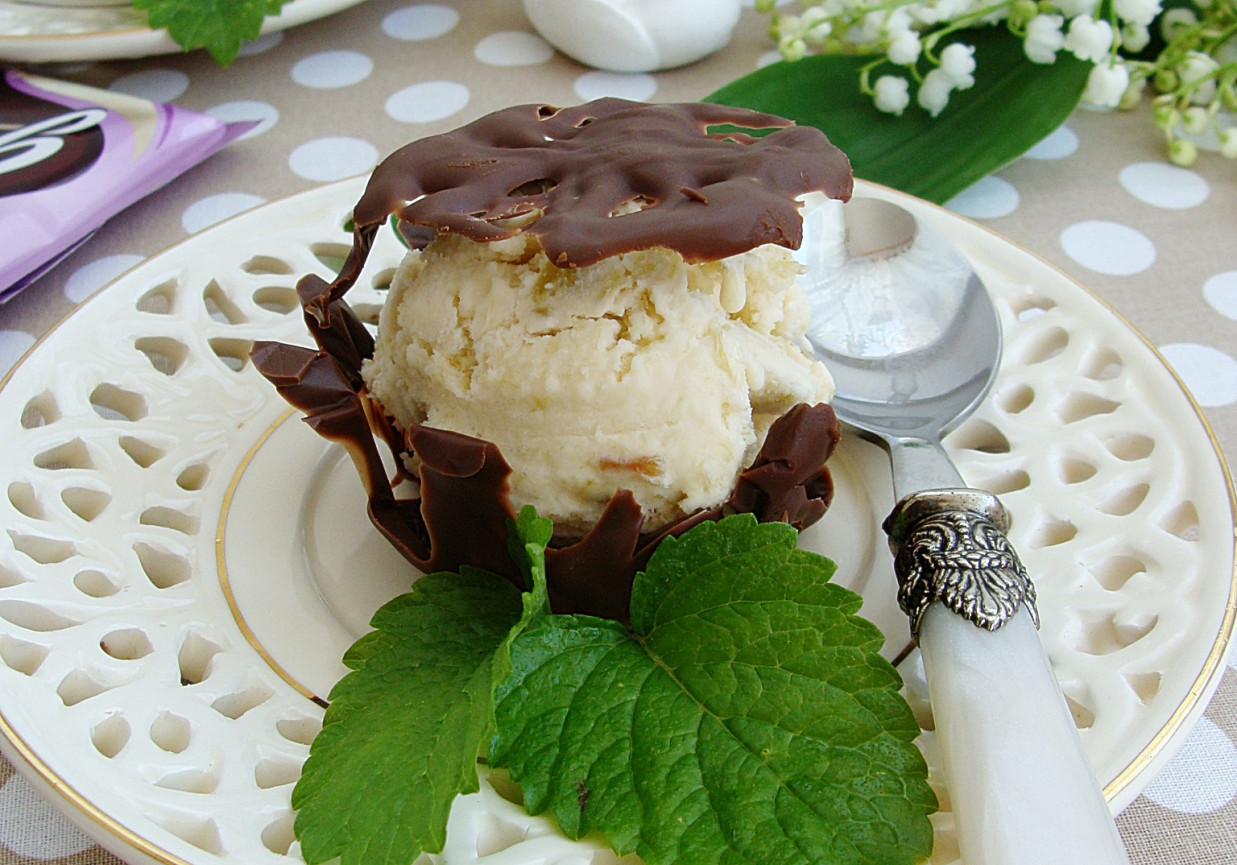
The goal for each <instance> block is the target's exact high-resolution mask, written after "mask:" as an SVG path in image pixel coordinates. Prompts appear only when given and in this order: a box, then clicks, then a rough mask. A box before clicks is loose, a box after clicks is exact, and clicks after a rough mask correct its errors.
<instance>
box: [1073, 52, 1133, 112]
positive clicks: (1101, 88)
mask: <svg viewBox="0 0 1237 865" xmlns="http://www.w3.org/2000/svg"><path fill="white" fill-rule="evenodd" d="M1129 86H1130V70H1129V67H1128V66H1126V65H1125V63H1123V62H1122V61H1120V60H1116V59H1114V58H1109V59H1108V60H1107V61H1106V62H1103V63H1096V64H1095V66H1094V67H1093V68H1092V69H1091V74H1090V75H1088V76H1087V87H1086V89H1085V90H1083V92H1082V98H1083V99H1084V100H1085V101H1086V102H1089V103H1091V104H1092V105H1096V106H1099V107H1101V108H1116V107H1117V106H1118V105H1119V104H1120V103H1121V97H1122V96H1124V95H1125V90H1126V88H1127V87H1129Z"/></svg>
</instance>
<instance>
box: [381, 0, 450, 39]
mask: <svg viewBox="0 0 1237 865" xmlns="http://www.w3.org/2000/svg"><path fill="white" fill-rule="evenodd" d="M459 23H460V13H458V12H456V11H455V10H454V9H449V8H447V7H446V6H436V5H434V4H431V3H427V4H425V5H423V6H405V7H404V8H403V9H396V10H395V11H394V12H389V13H387V16H386V17H385V18H383V19H382V32H383V33H385V34H387V35H388V36H390V37H391V38H392V39H400V40H402V41H404V42H419V41H421V40H424V39H435V38H437V37H439V36H442V35H444V34H446V33H450V32H451V31H452V30H454V29H455V25H456V24H459Z"/></svg>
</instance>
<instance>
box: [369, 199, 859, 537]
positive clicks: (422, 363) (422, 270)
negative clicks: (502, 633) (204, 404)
mask: <svg viewBox="0 0 1237 865" xmlns="http://www.w3.org/2000/svg"><path fill="white" fill-rule="evenodd" d="M835 206H840V205H837V204H836V203H835ZM619 218H622V217H619ZM798 272H799V265H798V263H797V262H796V261H795V260H794V259H793V258H792V257H791V253H790V251H789V250H787V249H784V248H783V247H780V246H774V245H765V246H761V247H758V248H756V249H754V250H752V251H750V252H746V253H742V254H739V255H735V256H731V257H729V258H726V259H723V260H720V261H712V262H703V263H699V264H688V263H687V262H685V261H684V259H683V257H682V256H681V255H679V254H678V253H675V252H671V251H669V250H666V249H650V250H645V251H640V252H629V253H624V254H622V255H617V256H613V257H610V258H606V259H603V260H602V261H600V262H598V263H596V264H593V265H590V266H588V267H580V268H571V269H563V268H559V267H556V266H555V265H554V264H553V263H551V262H550V260H549V259H548V258H547V256H546V254H545V253H544V252H543V251H542V249H541V246H540V244H539V243H538V242H537V239H536V238H535V237H531V236H528V235H516V236H514V237H511V238H509V239H506V240H499V241H494V242H490V243H477V242H474V241H470V240H466V239H463V238H459V237H452V236H441V237H439V238H437V239H436V240H435V241H433V242H432V243H431V244H430V245H429V246H428V247H427V248H426V249H425V250H424V251H422V252H411V253H409V254H408V256H407V258H406V259H405V261H404V263H403V265H402V266H401V268H400V269H399V271H398V272H397V273H396V275H395V278H394V281H393V282H392V285H391V294H390V298H389V299H388V301H387V305H386V307H385V309H384V310H383V313H382V318H381V321H380V324H379V329H378V338H377V343H376V346H375V351H374V356H373V358H372V359H371V360H370V361H368V362H367V363H366V364H365V366H364V367H363V375H364V377H365V381H366V383H367V385H368V387H369V392H370V395H371V396H373V397H374V398H375V399H377V400H378V401H379V402H380V403H381V404H382V406H383V408H384V409H385V410H386V411H387V412H388V413H389V414H391V415H392V416H393V417H394V418H395V419H396V421H397V422H398V423H399V424H400V425H401V426H404V427H408V426H411V425H412V424H414V423H416V424H425V425H427V426H432V427H437V428H440V429H449V430H453V431H455V432H461V433H465V434H467V435H470V436H474V437H477V438H481V439H485V440H487V441H491V442H494V443H495V444H496V445H498V447H499V449H500V450H501V451H502V453H503V455H504V456H505V457H506V459H507V461H508V462H509V463H510V464H511V467H512V474H511V478H510V486H511V499H512V502H513V504H515V506H516V507H519V506H521V505H523V504H532V505H534V506H535V507H536V508H537V510H538V512H539V513H541V514H542V515H544V516H547V517H550V518H551V519H552V520H554V523H555V526H556V529H557V530H558V531H559V532H560V533H563V534H566V535H568V536H570V535H576V536H579V535H582V534H584V533H585V532H586V531H587V530H588V528H589V527H590V526H591V525H592V524H593V523H594V522H595V521H596V520H597V518H598V517H599V516H600V515H601V512H602V511H603V510H604V508H605V506H606V504H607V503H608V502H609V501H610V498H611V496H613V495H614V492H615V490H617V489H629V490H631V491H632V492H633V493H634V495H635V498H636V501H637V502H639V503H640V505H641V507H642V509H643V511H644V513H645V518H646V523H645V527H646V529H649V528H656V527H659V526H661V525H664V524H666V523H668V522H671V521H673V520H676V519H679V518H682V517H684V516H686V515H687V514H690V513H692V512H694V511H696V510H698V509H700V508H705V507H711V506H714V505H717V504H718V503H720V502H721V501H723V500H724V499H725V498H726V496H727V495H728V494H729V493H730V491H731V489H732V488H733V487H734V484H735V479H736V477H737V476H738V474H739V472H740V471H741V470H742V469H743V468H745V467H747V466H748V465H749V464H750V463H751V461H752V459H753V457H754V456H755V455H756V452H757V451H758V450H759V448H760V445H761V444H762V443H763V441H764V436H765V433H766V432H767V430H768V428H769V425H770V424H771V423H772V422H773V421H774V420H776V419H777V418H778V417H779V416H781V415H782V414H784V413H785V412H786V411H787V410H789V409H790V408H791V407H792V406H794V405H796V404H797V403H808V404H815V403H821V402H828V401H829V399H830V398H831V397H832V395H833V383H832V380H831V379H830V377H829V373H828V372H827V371H826V370H825V368H824V366H823V365H821V364H820V363H819V362H817V361H814V360H813V359H812V358H811V357H810V356H809V355H808V354H807V353H806V352H805V351H804V350H803V348H802V338H803V334H804V331H805V329H806V327H807V323H808V320H807V316H808V306H807V302H806V300H805V298H804V296H803V293H802V291H801V289H800V288H799V287H798V285H797V284H796V282H795V279H796V276H797V274H798Z"/></svg>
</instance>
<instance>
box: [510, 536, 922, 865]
mask: <svg viewBox="0 0 1237 865" xmlns="http://www.w3.org/2000/svg"><path fill="white" fill-rule="evenodd" d="M796 539H797V534H796V532H795V530H794V529H793V528H791V527H790V526H787V525H785V524H782V523H770V524H764V525H758V524H757V523H756V522H755V520H754V519H752V518H751V517H750V516H748V515H744V516H735V517H728V518H727V519H725V520H722V521H721V522H719V523H704V524H702V525H699V526H696V527H695V528H693V529H692V530H691V531H690V532H687V533H685V534H684V535H683V536H682V537H681V538H678V539H669V540H665V541H663V542H662V544H661V546H659V547H658V549H657V551H656V552H655V553H654V555H653V557H652V559H651V560H650V561H649V565H648V570H647V571H646V572H645V573H642V574H638V575H637V577H636V583H635V586H634V587H633V591H632V607H631V625H630V628H629V627H627V626H625V625H624V624H622V623H620V622H616V621H612V620H608V619H597V618H591V617H587V616H561V615H551V616H544V617H542V618H540V619H537V620H536V621H534V622H533V623H531V624H530V626H529V627H528V629H527V630H524V631H523V632H522V633H520V634H519V635H518V636H516V637H515V639H514V641H513V642H512V644H511V669H512V672H511V675H510V676H509V677H508V678H507V679H506V680H504V681H503V682H502V683H500V684H499V686H498V689H497V691H496V693H495V705H494V712H495V721H496V731H497V732H496V735H495V738H494V741H493V744H492V745H491V749H490V762H491V764H492V765H500V766H507V767H509V769H510V771H511V775H512V777H513V778H515V779H516V780H517V781H519V783H520V785H521V786H522V788H523V790H524V799H525V805H526V807H528V809H529V811H530V812H532V813H538V812H541V811H544V810H549V811H550V812H551V813H552V814H553V815H554V816H555V818H556V819H557V820H558V823H559V825H560V826H561V827H562V829H563V831H564V832H566V833H567V835H569V836H570V837H581V836H584V835H587V834H589V833H590V832H599V833H601V834H602V835H604V836H605V837H606V838H607V839H608V841H609V842H610V844H611V846H612V847H613V848H614V849H615V850H616V851H617V852H619V853H620V854H622V853H628V852H633V851H634V852H636V853H638V854H639V855H640V856H641V858H642V859H643V860H644V861H645V862H647V863H649V865H752V863H778V865H861V863H863V865H874V863H882V865H908V863H911V862H916V861H919V860H921V859H922V858H923V857H925V856H927V854H928V852H929V850H930V849H931V845H932V827H931V824H930V823H929V821H928V814H929V813H931V812H932V811H933V810H935V808H936V799H935V797H934V796H933V794H932V791H931V789H930V788H929V786H928V784H927V768H926V766H925V764H924V761H923V758H922V757H921V756H920V753H919V751H918V750H917V749H916V748H915V746H914V744H913V740H914V738H915V736H916V735H917V734H918V733H919V728H918V725H917V724H916V723H915V719H914V717H913V715H912V714H911V712H910V709H909V707H908V706H907V705H906V703H905V702H904V701H903V700H902V698H901V697H900V696H899V694H898V687H899V685H900V683H901V682H900V679H899V677H898V674H897V672H895V671H894V669H893V667H892V666H890V665H889V664H888V663H887V662H886V661H884V660H883V659H882V658H881V657H880V655H879V654H878V650H879V648H880V645H881V643H882V642H883V638H882V636H881V633H880V631H878V630H877V629H876V627H875V626H874V625H872V624H871V623H869V622H866V621H864V620H863V619H861V618H859V616H858V615H857V613H858V610H859V606H860V604H861V599H860V598H859V596H858V595H856V594H854V593H853V592H850V591H849V590H847V589H845V588H842V587H840V586H838V585H836V584H834V583H832V582H830V576H831V575H832V573H833V564H832V562H829V561H828V560H827V559H824V558H823V557H820V556H815V555H813V554H810V553H806V552H803V551H801V550H798V549H796V546H795V544H796Z"/></svg>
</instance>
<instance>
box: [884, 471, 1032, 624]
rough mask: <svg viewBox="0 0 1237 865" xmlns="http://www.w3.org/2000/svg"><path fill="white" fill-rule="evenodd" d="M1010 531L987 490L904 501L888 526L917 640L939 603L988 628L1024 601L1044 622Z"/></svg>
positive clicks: (930, 493) (903, 603)
mask: <svg viewBox="0 0 1237 865" xmlns="http://www.w3.org/2000/svg"><path fill="white" fill-rule="evenodd" d="M1008 528H1009V517H1008V515H1007V514H1006V512H1005V508H1004V507H1002V505H1001V502H1000V501H999V500H998V499H997V497H996V496H994V495H992V494H991V493H986V492H983V491H982V490H971V489H951V490H926V491H924V492H919V493H912V494H911V495H909V496H907V497H906V498H904V499H902V501H900V502H898V504H897V507H895V508H894V509H893V513H891V514H890V515H889V517H888V518H887V519H886V520H885V523H884V529H885V533H886V534H888V535H889V547H890V549H892V550H893V554H894V566H893V567H894V573H895V574H896V575H897V578H898V605H899V606H900V607H901V608H902V612H904V613H906V615H907V616H909V617H910V620H911V634H912V635H914V636H915V637H916V638H918V637H919V626H920V624H921V623H922V621H923V615H924V613H925V612H927V609H928V607H929V606H930V605H931V604H932V603H934V602H936V601H940V602H941V603H943V604H944V605H945V606H946V607H948V608H949V609H951V610H953V611H954V612H955V613H957V614H958V615H960V616H962V617H963V618H964V619H966V620H967V621H970V622H973V623H974V624H976V625H978V626H979V627H981V628H985V629H987V630H989V631H995V630H997V629H998V628H1000V627H1001V626H1002V625H1004V624H1005V623H1006V622H1007V621H1009V620H1010V619H1011V618H1012V617H1013V615H1014V613H1016V612H1018V608H1019V607H1020V606H1022V605H1023V604H1025V605H1026V608H1027V612H1028V613H1030V615H1031V619H1032V620H1033V621H1034V622H1035V626H1036V627H1039V611H1038V610H1037V609H1036V607H1035V586H1034V585H1033V584H1032V583H1031V580H1030V578H1029V577H1028V576H1027V572H1026V568H1024V567H1023V566H1022V562H1021V561H1020V560H1019V559H1018V554H1017V553H1016V552H1014V548H1013V547H1012V546H1011V545H1010V543H1009V539H1008V538H1007V537H1006V536H1005V532H1006V530H1008Z"/></svg>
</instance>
